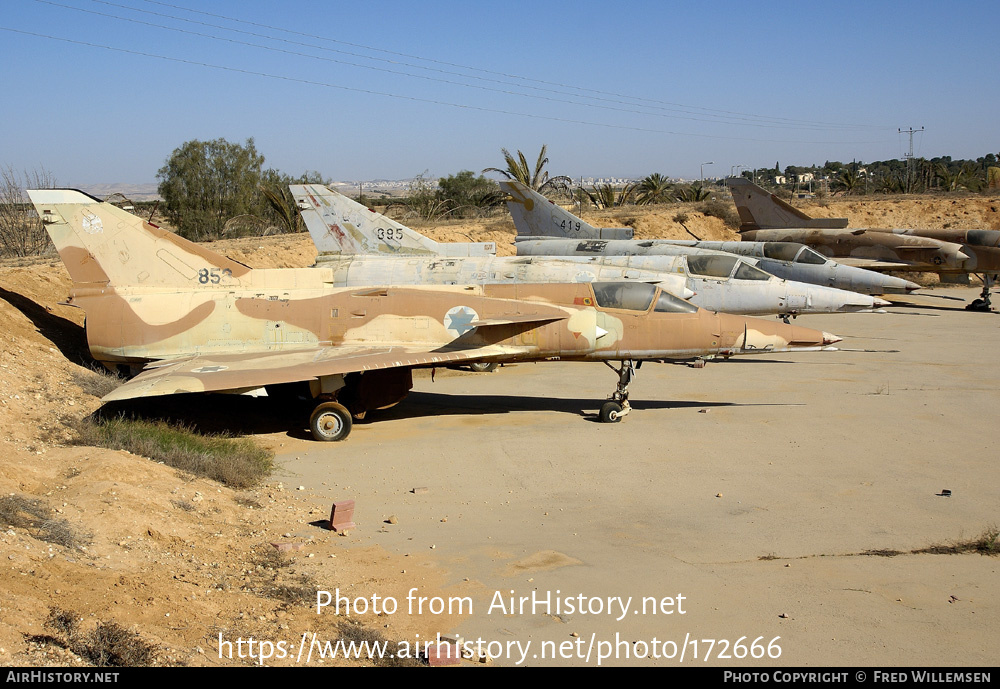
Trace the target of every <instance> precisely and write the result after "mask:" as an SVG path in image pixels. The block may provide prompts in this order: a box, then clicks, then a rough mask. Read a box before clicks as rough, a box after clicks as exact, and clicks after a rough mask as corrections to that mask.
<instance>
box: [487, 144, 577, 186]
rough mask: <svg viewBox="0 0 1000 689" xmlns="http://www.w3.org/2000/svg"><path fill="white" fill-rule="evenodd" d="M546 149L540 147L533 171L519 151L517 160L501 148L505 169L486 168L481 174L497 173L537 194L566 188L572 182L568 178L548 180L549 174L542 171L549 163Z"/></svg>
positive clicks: (563, 176) (545, 147)
mask: <svg viewBox="0 0 1000 689" xmlns="http://www.w3.org/2000/svg"><path fill="white" fill-rule="evenodd" d="M547 148H548V147H547V146H546V145H544V144H543V145H542V150H541V152H540V153H539V154H538V160H537V161H536V162H535V169H534V171H532V170H531V168H529V167H528V161H527V159H526V158H525V157H524V154H523V153H521V151H520V150H519V151H518V152H517V158H515V157H514V156H513V155H511V153H510V151H508V150H507V149H506V148H501V149H500V151H501V152H502V153H503V157H504V161H506V163H507V169H506V170H501V169H500V168H497V167H488V168H486V169H485V170H483V174H485V173H487V172H498V173H500V174H501V175H503V176H504V177H506V178H507V179H511V180H514V181H516V182H520V183H521V184H523V185H525V186H527V187H531V188H532V189H534V190H535V191H537V192H539V193H542V192H544V191H545V190H546V189H556V188H562V187H566V186H567V185H568V184H570V183H571V182H572V181H573V180H571V179H570V178H569V177H567V176H565V175H559V176H557V177H552V178H550V177H549V173H547V172H544V171H543V168H544V167H545V166H546V164H548V162H549V159H548V158H546V157H545V151H546V149H547Z"/></svg>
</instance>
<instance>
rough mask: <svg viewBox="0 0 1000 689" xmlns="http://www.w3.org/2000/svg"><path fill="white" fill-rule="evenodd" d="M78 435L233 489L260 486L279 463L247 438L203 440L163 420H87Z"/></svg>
mask: <svg viewBox="0 0 1000 689" xmlns="http://www.w3.org/2000/svg"><path fill="white" fill-rule="evenodd" d="M74 430H76V432H77V438H76V439H75V441H74V442H75V443H76V444H78V445H91V446H96V447H107V448H111V449H113V450H127V451H128V452H131V453H133V454H137V455H142V456H143V457H148V458H149V459H152V460H153V461H156V462H163V463H164V464H166V465H168V466H172V467H174V468H176V469H180V470H182V471H186V472H189V473H191V474H195V475H197V476H204V477H207V478H210V479H213V480H215V481H219V482H220V483H223V484H225V485H227V486H229V487H231V488H251V487H253V486H255V485H257V484H258V483H260V482H261V481H262V480H263V479H265V478H266V477H267V476H268V475H269V474H270V472H271V469H272V460H273V458H274V453H273V452H271V451H270V450H266V449H264V448H262V447H259V446H258V445H256V444H255V443H254V442H253V441H252V440H249V439H247V438H231V437H227V436H221V435H200V434H198V433H195V432H194V431H192V430H190V429H187V428H183V427H177V426H170V425H168V424H166V423H164V422H162V421H159V422H151V421H142V420H137V419H126V418H124V417H117V418H113V419H99V420H89V419H84V420H82V421H80V422H78V423H76V425H75V428H74Z"/></svg>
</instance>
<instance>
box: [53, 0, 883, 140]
mask: <svg viewBox="0 0 1000 689" xmlns="http://www.w3.org/2000/svg"><path fill="white" fill-rule="evenodd" d="M35 1H36V2H41V3H45V4H50V5H55V6H59V7H63V8H66V9H73V10H77V11H80V12H87V13H91V14H97V15H100V16H107V17H110V18H113V19H118V20H121V21H130V22H134V23H139V24H144V25H147V26H153V27H156V28H162V29H166V30H170V31H177V32H180V33H189V34H191V35H197V36H200V37H203V38H209V39H211V40H217V41H225V42H232V43H237V44H241V45H246V46H249V47H254V48H260V49H264V50H272V51H277V52H283V53H288V54H292V55H297V56H302V57H309V58H312V59H318V60H328V61H331V62H335V63H338V64H345V65H348V66H352V67H358V68H361V69H371V70H375V71H382V72H387V73H391V74H398V75H403V76H407V77H412V78H417V79H425V80H431V81H438V82H440V83H447V84H452V85H456V86H462V87H465V88H474V89H479V90H486V91H492V92H495V93H502V94H504V95H516V96H523V97H528V98H537V99H540V100H547V101H552V102H558V103H560V104H563V105H565V104H571V105H580V106H584V107H594V108H602V109H607V110H613V111H619V112H627V113H632V114H642V115H648V116H654V117H669V118H672V119H686V120H691V121H696V122H709V123H717V124H743V125H746V126H754V127H763V128H783V129H804V130H839V129H847V130H865V129H868V130H872V129H884V127H880V126H875V125H858V124H843V123H831V122H818V121H815V122H814V121H809V120H796V119H792V118H785V117H770V116H764V115H756V114H752V113H740V112H734V111H726V110H714V109H711V108H702V107H698V106H688V105H682V104H677V103H669V102H666V101H657V100H653V99H648V98H641V97H636V96H627V95H622V94H614V93H607V92H604V91H599V90H595V89H588V88H583V87H578V86H573V85H567V84H559V83H555V82H547V81H543V80H538V79H532V78H529V77H523V76H518V75H513V74H506V73H504V72H494V71H491V70H485V69H480V68H476V67H470V66H466V65H460V64H456V63H451V62H444V61H440V60H434V59H431V58H424V57H421V56H417V55H410V54H407V53H398V52H394V51H391V50H385V49H382V48H377V47H373V46H366V45H362V44H358V43H350V42H346V41H340V40H337V39H332V38H329V37H325V36H317V35H313V34H308V33H303V32H300V31H294V30H291V29H284V28H280V27H274V26H270V25H267V24H260V23H257V22H251V21H247V20H243V19H237V18H234V17H226V16H223V15H219V14H214V13H211V12H205V11H202V10H195V9H191V8H187V7H183V6H180V5H174V4H170V3H165V2H157V1H156V0H145V2H148V3H150V4H155V5H160V6H163V7H169V8H172V9H177V10H181V11H184V12H190V13H193V14H197V15H202V16H207V17H212V18H215V19H222V20H225V21H229V22H234V23H238V24H243V25H247V26H253V27H255V28H260V29H266V30H268V31H272V32H274V31H277V32H281V33H286V34H289V35H293V36H300V37H304V38H310V39H314V40H319V41H322V42H326V43H333V44H338V45H345V46H349V47H352V48H360V49H362V50H368V51H372V52H378V53H383V54H387V55H393V56H397V57H404V58H407V59H413V60H419V61H424V62H429V63H432V64H438V65H443V66H448V67H455V68H458V69H463V70H466V71H473V72H479V73H482V74H491V75H495V76H501V77H504V78H505V79H516V80H518V81H522V82H532V83H538V84H544V85H546V86H549V87H551V86H555V87H557V88H560V89H572V90H574V91H579V92H581V93H579V94H572V93H567V92H566V91H559V90H553V89H551V88H539V87H535V86H531V85H529V84H512V83H511V82H509V81H502V80H498V79H492V78H484V77H479V76H476V75H472V74H460V73H457V72H454V71H450V70H442V69H436V68H430V67H425V66H423V65H414V64H411V63H406V62H399V61H397V60H387V59H384V58H377V57H373V56H370V55H362V54H359V53H355V52H350V51H344V50H338V49H333V48H328V47H325V46H320V45H315V44H311V43H303V42H300V41H290V40H288V39H283V38H278V37H275V36H269V35H266V34H261V33H256V32H251V31H243V30H240V29H234V28H230V27H226V26H220V25H218V24H211V23H207V22H202V21H197V20H193V19H188V18H185V17H178V16H176V15H171V14H165V13H161V12H153V11H150V10H142V9H139V8H135V7H131V6H128V5H122V4H120V3H116V2H111V1H110V0H91V1H92V2H95V3H99V4H103V5H108V6H112V7H117V8H120V9H125V10H129V11H133V12H139V13H143V14H147V15H153V16H157V17H163V18H166V19H172V20H175V21H181V22H186V23H190V24H195V25H199V26H205V27H209V28H214V29H220V30H222V31H229V32H233V33H237V34H242V35H248V36H254V37H257V38H263V39H266V40H271V41H279V42H282V43H286V44H290V45H296V46H300V47H308V48H312V49H316V50H323V51H328V52H335V53H339V54H343V55H347V56H350V57H356V58H361V59H364V60H372V61H377V62H384V63H388V64H392V65H401V66H405V67H409V68H412V69H421V70H427V71H432V72H435V73H439V74H446V75H450V76H456V77H459V78H462V79H475V80H479V81H485V82H488V83H495V84H500V85H505V86H515V87H518V88H527V89H531V90H534V91H540V92H542V93H554V94H556V95H565V96H571V97H577V98H579V97H582V98H587V99H590V100H596V101H600V102H605V103H613V104H618V105H627V106H631V107H633V108H634V107H646V108H652V109H654V110H661V111H665V112H674V113H680V114H676V115H667V114H660V113H655V112H647V111H642V110H633V109H625V108H617V107H612V106H602V105H597V104H593V103H583V102H579V101H566V100H564V99H559V98H555V97H553V96H544V95H534V94H527V93H521V92H517V91H510V90H504V89H493V88H490V87H484V86H476V85H473V84H466V83H462V82H456V81H451V80H447V79H437V78H433V77H427V76H422V75H416V74H410V73H408V72H402V71H398V70H394V69H387V68H379V67H375V66H371V65H362V64H358V63H353V62H346V61H341V60H336V59H332V58H323V57H319V56H316V55H309V54H305V53H298V52H295V51H287V50H282V49H278V48H273V47H270V46H263V45H260V44H254V43H247V42H242V41H235V40H233V39H228V38H223V37H220V36H213V35H211V34H202V33H198V32H188V31H185V30H184V29H179V28H176V27H168V26H163V25H160V24H152V23H149V22H142V21H139V20H136V19H130V18H127V17H121V16H118V15H110V14H105V13H101V12H96V11H93V10H85V9H83V8H79V7H73V6H69V5H63V4H60V3H56V2H53V1H52V0H35ZM586 93H594V94H600V95H595V96H588V95H585V94H586ZM609 96H610V97H609ZM621 99H628V101H636V102H627V101H623V100H621ZM709 118H711V119H709Z"/></svg>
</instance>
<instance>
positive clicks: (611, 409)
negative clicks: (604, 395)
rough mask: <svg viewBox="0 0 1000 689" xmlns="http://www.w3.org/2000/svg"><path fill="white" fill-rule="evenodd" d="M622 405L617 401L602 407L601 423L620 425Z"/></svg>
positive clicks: (606, 403)
mask: <svg viewBox="0 0 1000 689" xmlns="http://www.w3.org/2000/svg"><path fill="white" fill-rule="evenodd" d="M621 412H622V405H620V404H618V403H617V402H615V401H613V400H612V401H610V402H605V403H604V404H603V405H601V423H618V422H619V421H621V420H622V417H621Z"/></svg>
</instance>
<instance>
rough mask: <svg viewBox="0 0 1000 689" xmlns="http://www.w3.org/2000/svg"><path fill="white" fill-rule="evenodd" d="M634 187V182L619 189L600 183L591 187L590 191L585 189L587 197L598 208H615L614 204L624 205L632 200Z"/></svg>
mask: <svg viewBox="0 0 1000 689" xmlns="http://www.w3.org/2000/svg"><path fill="white" fill-rule="evenodd" d="M635 187H636V185H635V183H629V184H626V185H625V186H624V187H623V188H621V189H615V188H614V187H613V186H611V185H610V184H601V185H598V186H595V187H593V188H592V191H587V197H588V198H590V200H591V201H592V202H593V203H594V205H595V206H597V207H598V208H615V207H616V206H624V205H625V204H626V203H628V202H629V201H631V200H632V193H633V192H634V191H635ZM584 191H586V190H584Z"/></svg>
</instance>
